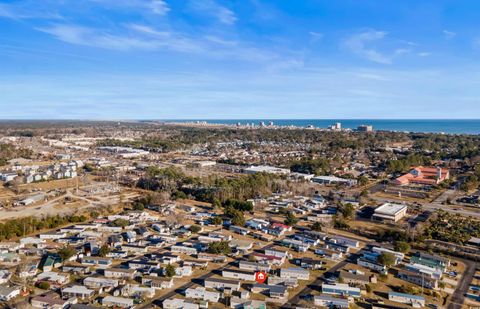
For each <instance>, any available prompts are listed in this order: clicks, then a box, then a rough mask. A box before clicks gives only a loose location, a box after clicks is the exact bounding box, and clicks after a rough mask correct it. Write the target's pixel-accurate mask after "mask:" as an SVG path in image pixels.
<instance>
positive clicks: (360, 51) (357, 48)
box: [345, 30, 392, 64]
mask: <svg viewBox="0 0 480 309" xmlns="http://www.w3.org/2000/svg"><path fill="white" fill-rule="evenodd" d="M386 35H387V33H386V32H384V31H375V30H368V31H365V32H361V33H359V34H355V35H353V36H351V37H350V38H348V39H347V40H346V41H345V46H346V47H347V48H348V49H350V50H351V51H352V52H353V53H355V54H357V55H358V56H360V57H363V58H365V59H368V60H370V61H373V62H377V63H381V64H390V63H392V57H391V56H389V55H385V54H382V53H381V52H379V51H377V50H376V49H375V48H373V47H371V48H369V47H367V44H368V43H370V42H375V41H379V40H382V39H383V38H385V36H386Z"/></svg>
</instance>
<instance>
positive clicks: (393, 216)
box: [372, 203, 408, 222]
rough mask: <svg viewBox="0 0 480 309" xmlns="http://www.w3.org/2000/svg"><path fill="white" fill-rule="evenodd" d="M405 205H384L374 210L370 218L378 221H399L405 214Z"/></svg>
mask: <svg viewBox="0 0 480 309" xmlns="http://www.w3.org/2000/svg"><path fill="white" fill-rule="evenodd" d="M407 209H408V207H407V205H403V204H395V203H385V204H383V205H381V206H380V207H377V208H376V209H375V212H374V213H373V216H372V218H373V219H375V220H380V221H393V222H397V221H400V220H401V219H402V218H403V217H405V216H406V214H407Z"/></svg>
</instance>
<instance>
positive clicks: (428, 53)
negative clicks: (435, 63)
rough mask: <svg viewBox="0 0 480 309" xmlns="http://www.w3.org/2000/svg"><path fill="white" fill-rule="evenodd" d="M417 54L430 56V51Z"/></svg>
mask: <svg viewBox="0 0 480 309" xmlns="http://www.w3.org/2000/svg"><path fill="white" fill-rule="evenodd" d="M417 55H418V56H420V57H428V56H431V55H432V53H430V52H420V53H418V54H417Z"/></svg>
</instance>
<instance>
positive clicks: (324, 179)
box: [312, 176, 357, 187]
mask: <svg viewBox="0 0 480 309" xmlns="http://www.w3.org/2000/svg"><path fill="white" fill-rule="evenodd" d="M312 182H315V183H319V184H322V185H346V186H350V187H351V186H355V185H356V184H357V181H356V180H355V179H346V178H340V177H337V176H315V177H313V178H312Z"/></svg>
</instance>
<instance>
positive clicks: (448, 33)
mask: <svg viewBox="0 0 480 309" xmlns="http://www.w3.org/2000/svg"><path fill="white" fill-rule="evenodd" d="M443 36H444V37H445V39H447V40H451V39H453V38H454V37H456V36H457V33H456V32H453V31H448V30H443Z"/></svg>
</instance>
